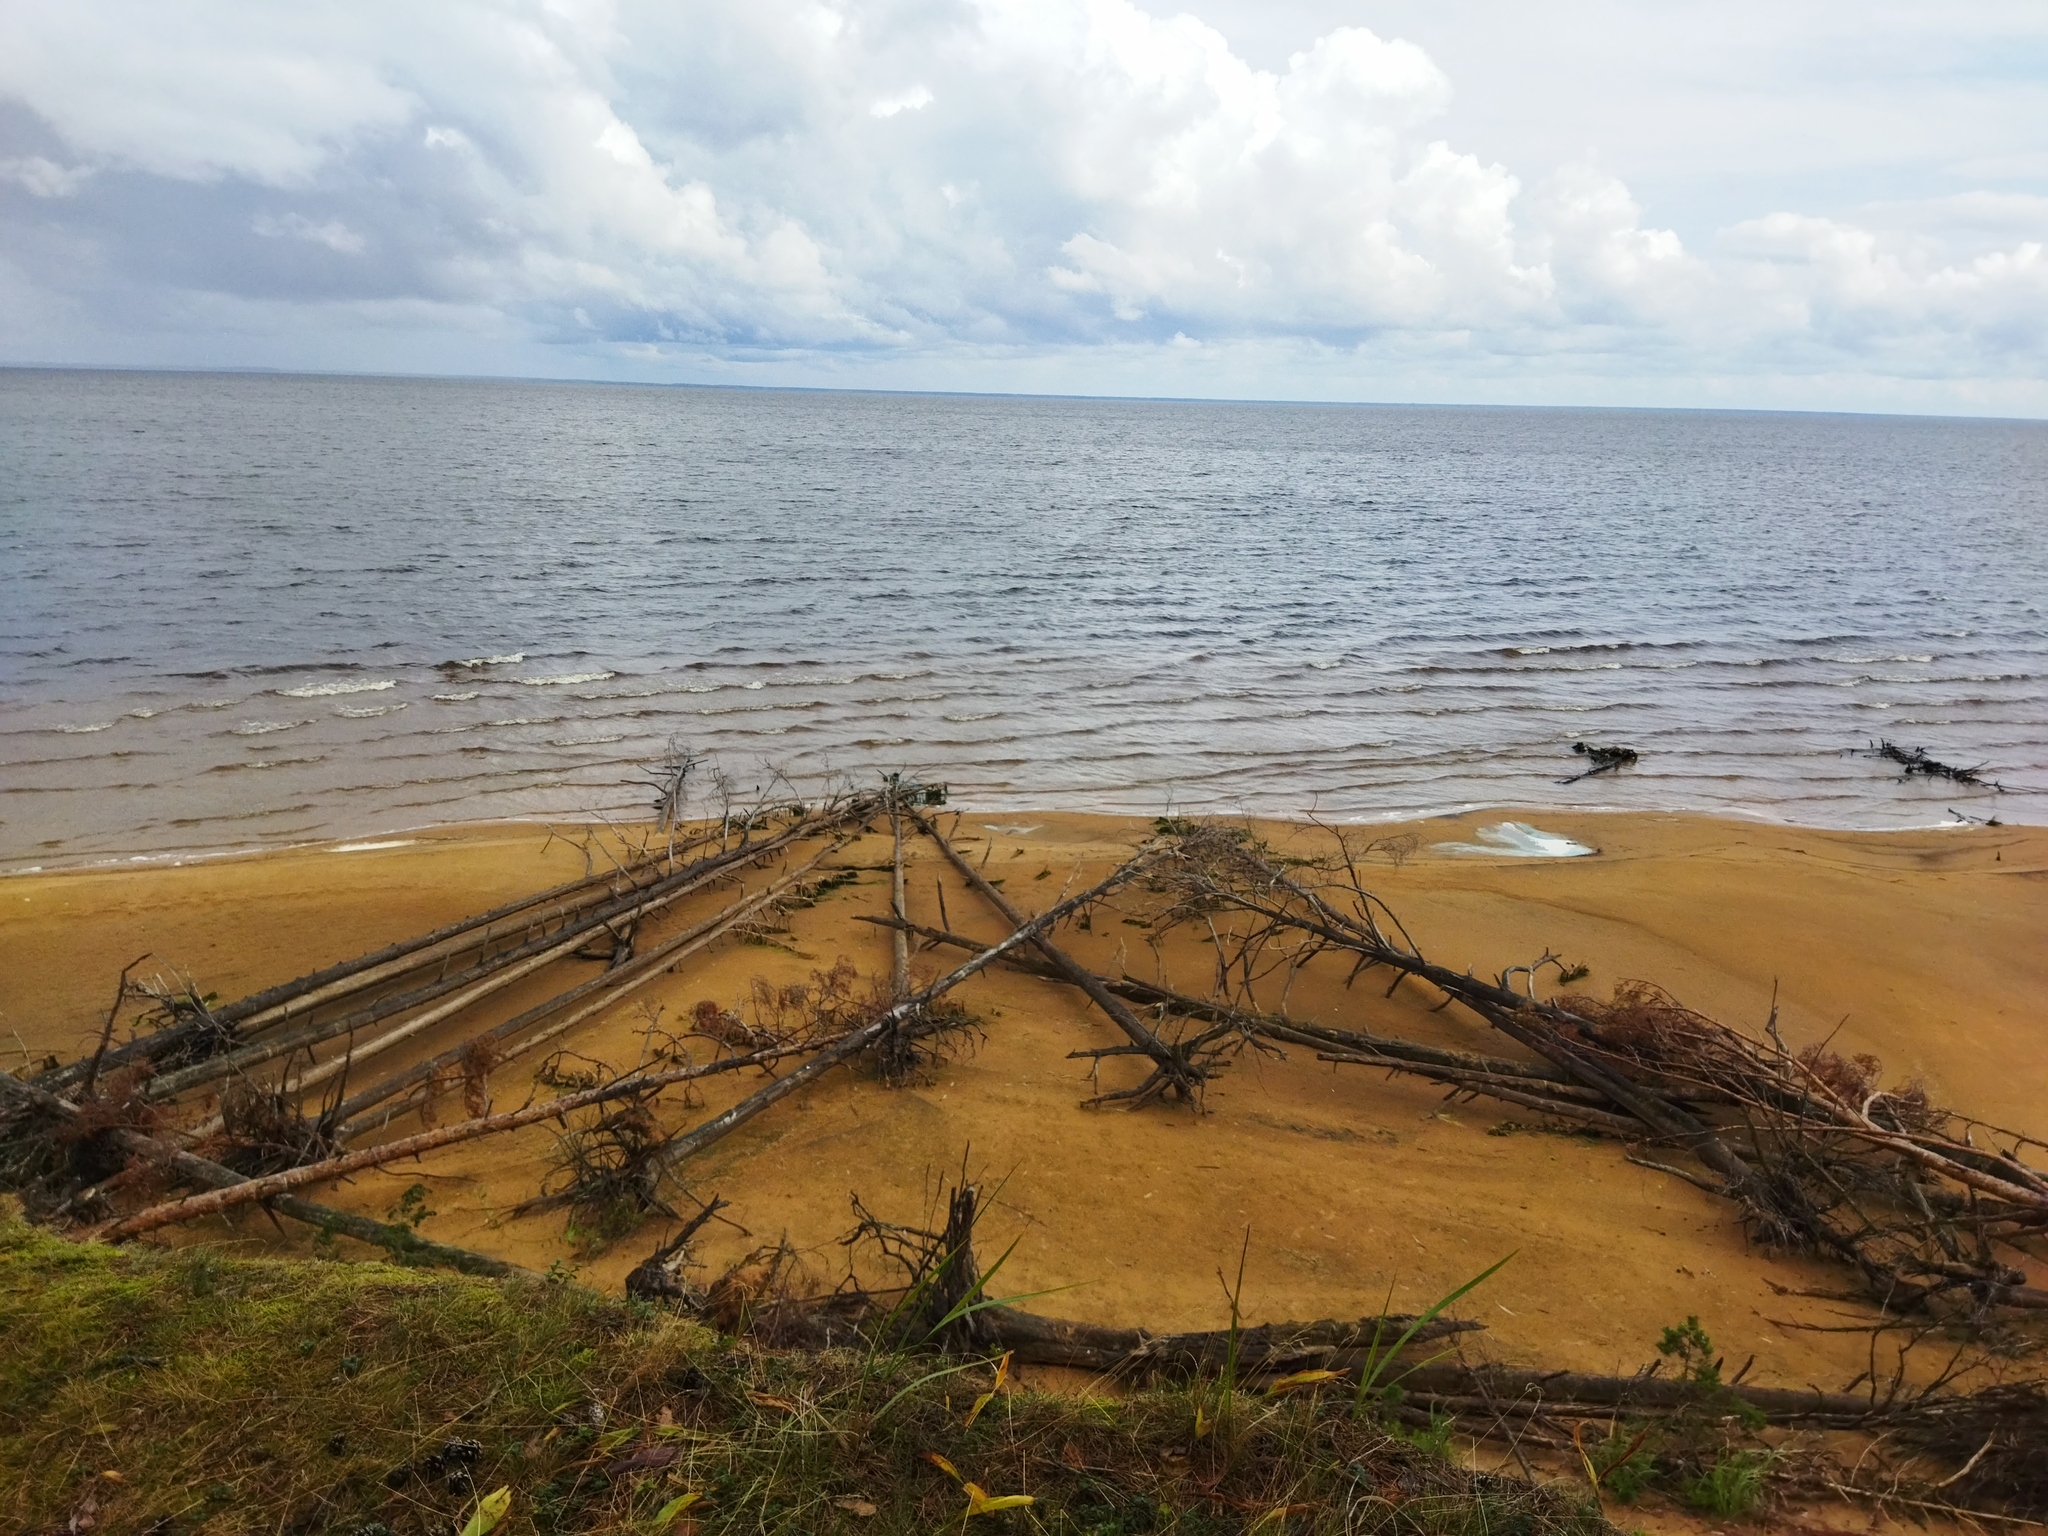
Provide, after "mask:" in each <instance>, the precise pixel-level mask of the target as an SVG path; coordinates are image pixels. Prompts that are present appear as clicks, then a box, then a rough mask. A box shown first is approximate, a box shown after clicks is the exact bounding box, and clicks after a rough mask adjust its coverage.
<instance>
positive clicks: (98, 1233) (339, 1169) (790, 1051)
mask: <svg viewBox="0 0 2048 1536" xmlns="http://www.w3.org/2000/svg"><path fill="white" fill-rule="evenodd" d="M810 1049H812V1047H811V1046H808V1045H791V1046H781V1047H777V1048H774V1049H771V1050H766V1051H756V1052H753V1053H752V1054H750V1055H747V1056H734V1057H728V1058H727V1059H725V1060H723V1061H714V1062H710V1063H707V1064H706V1065H704V1066H701V1067H679V1068H676V1069H674V1070H672V1071H668V1072H646V1073H635V1074H632V1075H630V1076H627V1077H622V1078H620V1079H618V1080H617V1081H616V1082H611V1083H606V1084H605V1085H604V1086H602V1087H599V1088H589V1089H585V1090H583V1091H582V1092H579V1093H568V1094H564V1095H562V1096H561V1097H560V1098H556V1099H550V1100H548V1101H547V1102H546V1103H544V1104H529V1105H528V1106H526V1107H525V1108H524V1109H514V1110H507V1111H506V1112H505V1113H503V1114H498V1115H483V1116H480V1117H479V1118H477V1119H474V1120H464V1121H460V1122H458V1123H457V1124H455V1125H445V1126H440V1127H437V1128H436V1129H434V1130H431V1131H422V1132H420V1133H419V1134H418V1135H416V1136H402V1137H400V1138H399V1139H398V1140H396V1141H388V1142H385V1143H383V1144H382V1145H381V1146H375V1147H367V1148H365V1149H363V1150H362V1151H360V1152H349V1153H345V1154H343V1155H342V1156H340V1157H330V1158H326V1159H323V1160H322V1161H320V1162H317V1163H306V1164H303V1165H302V1166H300V1167H297V1168H286V1169H284V1170H282V1171H281V1172H278V1173H270V1174H265V1175H264V1176H263V1177H261V1178H257V1179H245V1180H243V1181H242V1182H241V1183H239V1184H235V1185H232V1186H229V1187H227V1188H222V1189H216V1190H213V1191H210V1192H209V1193H207V1194H203V1195H189V1196H187V1197H186V1198H185V1199H183V1200H171V1201H166V1202H165V1203H163V1204H162V1205H153V1206H151V1207H149V1208H148V1209H147V1210H142V1211H137V1212H136V1213H135V1214H134V1215H132V1216H124V1217H121V1218H119V1219H118V1220H115V1221H110V1222H104V1223H102V1224H101V1225H100V1226H98V1227H95V1228H93V1229H92V1230H91V1231H89V1232H87V1233H85V1234H84V1235H85V1236H86V1237H87V1238H89V1239H97V1240H99V1241H104V1242H118V1241H120V1240H122V1239H124V1238H129V1237H136V1236H139V1235H140V1234H142V1233H144V1232H150V1231H154V1230H155V1229H156V1228H158V1227H163V1226H169V1225H171V1224H172V1223H174V1222H180V1221H190V1220H192V1219H193V1218H194V1217H198V1216H210V1215H213V1214H214V1213H215V1212H216V1211H225V1210H231V1209H233V1208H234V1207H235V1206H238V1205H246V1204H248V1203H249V1202H250V1201H252V1200H267V1199H269V1198H270V1197H271V1196H273V1195H278V1194H282V1193H285V1192H286V1191H288V1190H293V1189H299V1188H302V1187H303V1186H305V1185H307V1184H324V1183H326V1182H328V1181H329V1180H331V1179H339V1178H345V1177H347V1176H348V1175H349V1174H352V1173H360V1172H362V1171H363V1170H364V1169H365V1168H378V1167H382V1166H383V1165H384V1164H385V1163H395V1162H398V1161H399V1160H401V1159H403V1158H408V1157H418V1156H420V1155H421V1154H423V1153H427V1152H432V1151H435V1150H437V1149H438V1148H441V1147H446V1146H452V1145H454V1144H455V1143H457V1142H463V1141H474V1140H475V1139H476V1138H478V1137H480V1136H495V1135H498V1134H500V1133H501V1132H505V1131H516V1130H520V1129H523V1128H524V1127H526V1126H529V1125H538V1124H539V1123H540V1122H542V1121H543V1120H556V1119H561V1118H563V1117H565V1116H567V1115H568V1114H569V1113H571V1112H572V1111H574V1110H578V1109H587V1108H589V1107H590V1106H591V1105H593V1104H603V1103H606V1102H607V1101H609V1100H611V1099H617V1098H624V1097H626V1096H628V1095H629V1094H640V1093H647V1092H651V1091H653V1090H655V1089H659V1088H666V1087H669V1086H672V1085H673V1084H676V1083H686V1082H691V1081H693V1080H695V1079H697V1078H701V1077H710V1076H713V1075H714V1074H716V1073H720V1072H732V1071H737V1070H738V1069H740V1068H742V1067H751V1066H759V1065H762V1064H764V1063H767V1062H770V1061H774V1060H777V1059H779V1058H781V1057H784V1056H794V1055H800V1054H801V1053H803V1052H804V1051H807V1050H810Z"/></svg>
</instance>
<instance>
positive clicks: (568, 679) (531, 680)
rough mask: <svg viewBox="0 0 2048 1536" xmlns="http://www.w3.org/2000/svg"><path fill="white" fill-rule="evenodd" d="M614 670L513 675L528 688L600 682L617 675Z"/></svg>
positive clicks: (516, 680)
mask: <svg viewBox="0 0 2048 1536" xmlns="http://www.w3.org/2000/svg"><path fill="white" fill-rule="evenodd" d="M618 675H619V674H618V673H616V672H560V673H556V674H555V675H554V676H552V677H515V678H513V679H512V681H513V682H515V683H523V684H525V685H526V686H527V687H528V688H558V687H561V686H562V685H563V684H565V683H601V682H603V681H604V680H605V679H606V678H608V677H617V676H618Z"/></svg>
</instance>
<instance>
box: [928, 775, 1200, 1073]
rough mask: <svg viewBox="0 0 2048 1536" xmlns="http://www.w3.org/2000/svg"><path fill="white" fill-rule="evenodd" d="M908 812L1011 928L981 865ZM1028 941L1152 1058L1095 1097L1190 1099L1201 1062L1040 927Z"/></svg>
mask: <svg viewBox="0 0 2048 1536" xmlns="http://www.w3.org/2000/svg"><path fill="white" fill-rule="evenodd" d="M910 815H911V817H912V818H913V819H914V820H915V821H916V822H917V825H918V828H919V829H920V830H921V831H922V832H924V834H925V835H926V836H927V837H929V838H931V840H932V841H933V842H934V843H936V844H938V847H939V851H940V852H941V853H943V854H944V855H945V856H946V858H947V860H948V862H950V863H951V864H952V866H953V867H954V868H955V869H956V870H958V871H959V872H960V876H961V878H962V879H964V880H965V881H966V882H967V883H968V884H969V885H970V886H972V887H973V888H974V889H975V891H976V892H977V893H979V894H980V896H981V897H982V899H983V900H985V901H986V902H988V904H989V905H990V906H992V907H994V908H995V909H996V910H997V911H998V912H1000V913H1002V915H1003V917H1004V918H1005V919H1006V920H1008V922H1009V923H1010V926H1011V927H1013V928H1014V927H1016V926H1018V925H1019V924H1021V923H1022V922H1024V916H1023V914H1022V913H1020V912H1019V911H1018V910H1017V909H1016V907H1014V906H1012V905H1011V904H1010V902H1009V901H1008V900H1006V899H1005V898H1004V896H1003V893H1002V892H1001V891H998V890H997V889H996V888H995V887H994V886H992V885H990V884H989V883H988V881H987V880H985V879H983V878H982V874H981V871H980V870H978V869H976V868H975V867H974V866H973V865H972V864H970V863H968V862H967V860H965V859H964V858H962V857H961V856H960V852H959V850H958V849H956V848H955V847H954V846H953V845H952V843H951V842H949V841H948V840H947V838H946V835H945V834H944V833H943V832H941V831H940V830H939V829H938V825H937V823H935V822H933V821H931V820H929V819H927V818H926V817H923V816H919V815H918V814H917V813H916V812H915V811H912V812H911V813H910ZM1032 942H1033V944H1034V945H1035V946H1036V947H1037V949H1038V952H1039V953H1040V954H1041V955H1043V956H1044V957H1045V959H1046V962H1047V963H1048V964H1049V965H1051V966H1052V968H1053V969H1054V970H1056V971H1058V972H1059V973H1060V976H1061V977H1062V979H1064V980H1066V981H1068V982H1071V983H1072V984H1073V985H1075V986H1077V987H1079V988H1080V989H1081V990H1082V991H1083V992H1085V993H1087V994H1088V997H1089V999H1090V1000H1091V1001H1092V1002H1093V1003H1094V1004H1095V1006H1096V1007H1098V1008H1100V1009H1101V1010H1102V1011H1103V1012H1104V1013H1105V1014H1107V1015H1108V1016H1109V1019H1110V1022H1111V1023H1113V1024H1115V1025H1116V1027H1117V1028H1118V1029H1120V1030H1122V1031H1123V1032H1124V1034H1125V1035H1126V1036H1127V1037H1128V1038H1129V1039H1130V1042H1131V1044H1133V1045H1134V1046H1136V1047H1137V1048H1138V1049H1139V1050H1140V1051H1142V1052H1143V1053H1144V1054H1145V1055H1147V1056H1149V1057H1151V1058H1152V1062H1153V1065H1154V1069H1155V1070H1154V1073H1153V1076H1152V1078H1151V1079H1150V1080H1149V1081H1148V1082H1147V1083H1145V1084H1144V1085H1142V1086H1140V1087H1139V1088H1137V1089H1134V1090H1131V1091H1130V1092H1128V1093H1111V1094H1105V1095H1103V1096H1102V1097H1101V1098H1100V1099H1099V1100H1098V1101H1097V1102H1101V1103H1108V1102H1111V1101H1122V1102H1128V1103H1131V1104H1134V1105H1135V1104H1142V1103H1144V1102H1145V1101H1146V1100H1147V1099H1149V1098H1152V1097H1154V1096H1156V1095H1157V1094H1159V1093H1163V1092H1172V1093H1173V1094H1174V1095H1175V1096H1176V1097H1178V1098H1181V1099H1184V1100H1189V1101H1192V1100H1193V1099H1194V1098H1195V1097H1197V1096H1198V1095H1199V1093H1200V1091H1201V1086H1202V1083H1203V1081H1204V1080H1205V1079H1206V1077H1207V1073H1206V1072H1205V1071H1204V1070H1203V1068H1202V1067H1201V1066H1199V1065H1198V1064H1196V1063H1195V1062H1192V1061H1190V1060H1189V1059H1188V1058H1187V1056H1186V1054H1185V1053H1184V1052H1181V1051H1178V1050H1176V1049H1175V1048H1174V1047H1173V1046H1171V1045H1169V1044H1168V1043H1167V1042H1166V1041H1164V1040H1162V1039H1160V1038H1159V1036H1158V1035H1157V1034H1155V1033H1154V1032H1153V1031H1152V1030H1151V1029H1149V1028H1148V1027H1147V1026H1146V1025H1145V1024H1144V1022H1143V1021H1142V1020H1140V1019H1139V1018H1138V1016H1137V1015H1136V1014H1134V1013H1132V1012H1131V1010H1130V1009H1129V1008H1128V1007H1126V1006H1125V1005H1124V1002H1123V1000H1122V999H1121V998H1119V997H1117V996H1116V995H1115V994H1114V993H1113V992H1111V991H1110V990H1109V988H1108V987H1106V986H1104V985H1103V983H1102V981H1101V979H1100V978H1098V977H1097V976H1096V975H1095V974H1094V973H1093V972H1091V971H1089V970H1086V969H1084V968H1083V967H1082V966H1081V965H1080V964H1078V963H1077V962H1076V961H1075V960H1073V959H1072V958H1071V957H1070V956H1069V955H1068V954H1067V952H1066V951H1065V950H1063V949H1061V948H1060V947H1059V946H1058V945H1056V944H1054V943H1053V942H1052V940H1051V938H1050V937H1048V936H1047V935H1046V934H1045V933H1042V932H1041V933H1040V934H1038V935H1037V937H1035V938H1034V939H1033V940H1032Z"/></svg>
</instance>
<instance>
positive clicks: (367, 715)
mask: <svg viewBox="0 0 2048 1536" xmlns="http://www.w3.org/2000/svg"><path fill="white" fill-rule="evenodd" d="M411 707H412V706H410V705H409V704H407V703H406V702H405V701H404V700H403V699H401V700H399V702H398V703H396V704H372V705H371V706H370V707H369V708H367V709H350V708H349V707H348V706H347V705H346V704H342V705H339V706H337V707H336V709H335V711H334V712H335V713H336V714H337V715H347V716H348V717H349V719H351V720H371V719H375V718H376V717H377V716H378V715H395V714H397V713H398V712H399V711H400V710H401V709H409V708H411Z"/></svg>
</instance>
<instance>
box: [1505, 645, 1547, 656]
mask: <svg viewBox="0 0 2048 1536" xmlns="http://www.w3.org/2000/svg"><path fill="white" fill-rule="evenodd" d="M1549 654H1550V647H1549V646H1547V645H1511V646H1509V647H1508V648H1507V649H1506V650H1504V651H1502V652H1501V655H1503V656H1548V655H1549Z"/></svg>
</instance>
